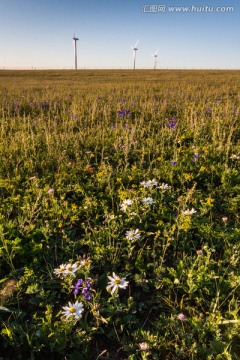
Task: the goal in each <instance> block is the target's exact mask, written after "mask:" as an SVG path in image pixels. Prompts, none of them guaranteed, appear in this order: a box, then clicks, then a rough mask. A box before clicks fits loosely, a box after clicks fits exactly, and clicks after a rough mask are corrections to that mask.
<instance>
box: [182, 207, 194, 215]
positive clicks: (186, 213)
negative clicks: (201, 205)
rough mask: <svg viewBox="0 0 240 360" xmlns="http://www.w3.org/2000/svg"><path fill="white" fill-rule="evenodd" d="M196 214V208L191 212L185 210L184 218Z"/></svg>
mask: <svg viewBox="0 0 240 360" xmlns="http://www.w3.org/2000/svg"><path fill="white" fill-rule="evenodd" d="M196 212H197V211H196V210H195V209H194V208H191V210H190V209H187V210H184V211H183V215H184V216H190V215H193V214H195V213H196Z"/></svg>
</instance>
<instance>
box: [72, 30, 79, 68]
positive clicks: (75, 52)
mask: <svg viewBox="0 0 240 360" xmlns="http://www.w3.org/2000/svg"><path fill="white" fill-rule="evenodd" d="M78 40H79V39H78V38H77V37H76V36H75V34H74V35H73V41H74V58H75V70H77V41H78Z"/></svg>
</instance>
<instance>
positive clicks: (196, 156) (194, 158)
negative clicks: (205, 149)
mask: <svg viewBox="0 0 240 360" xmlns="http://www.w3.org/2000/svg"><path fill="white" fill-rule="evenodd" d="M200 156H201V155H200V154H199V153H197V152H195V153H194V155H193V157H192V161H193V162H196V161H197V160H198V159H199V158H200Z"/></svg>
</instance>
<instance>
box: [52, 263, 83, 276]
mask: <svg viewBox="0 0 240 360" xmlns="http://www.w3.org/2000/svg"><path fill="white" fill-rule="evenodd" d="M77 270H78V265H77V264H76V263H75V264H62V265H60V266H59V268H56V269H54V274H55V275H57V276H59V277H65V276H68V275H72V276H75V272H76V271H77Z"/></svg>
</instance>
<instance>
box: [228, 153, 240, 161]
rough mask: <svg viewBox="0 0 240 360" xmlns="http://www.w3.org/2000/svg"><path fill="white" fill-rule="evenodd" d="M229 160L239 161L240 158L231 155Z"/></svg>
mask: <svg viewBox="0 0 240 360" xmlns="http://www.w3.org/2000/svg"><path fill="white" fill-rule="evenodd" d="M230 159H232V160H238V159H240V156H238V155H236V154H232V155H231V156H230Z"/></svg>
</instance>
